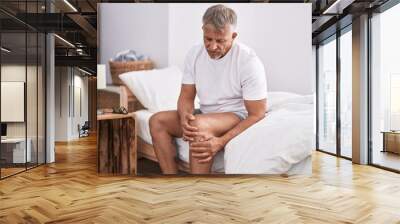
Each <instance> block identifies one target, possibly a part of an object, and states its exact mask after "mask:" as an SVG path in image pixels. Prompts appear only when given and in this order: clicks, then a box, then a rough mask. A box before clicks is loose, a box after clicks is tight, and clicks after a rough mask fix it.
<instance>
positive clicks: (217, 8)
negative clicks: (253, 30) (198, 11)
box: [203, 4, 237, 30]
mask: <svg viewBox="0 0 400 224" xmlns="http://www.w3.org/2000/svg"><path fill="white" fill-rule="evenodd" d="M236 22H237V16H236V13H235V11H233V10H232V9H231V8H228V7H226V6H224V5H221V4H219V5H214V6H211V7H210V8H208V9H207V10H206V12H205V13H204V15H203V26H204V25H206V24H211V25H213V26H214V27H215V28H216V29H218V30H221V29H223V28H224V27H225V25H227V24H228V25H231V28H232V30H235V29H236Z"/></svg>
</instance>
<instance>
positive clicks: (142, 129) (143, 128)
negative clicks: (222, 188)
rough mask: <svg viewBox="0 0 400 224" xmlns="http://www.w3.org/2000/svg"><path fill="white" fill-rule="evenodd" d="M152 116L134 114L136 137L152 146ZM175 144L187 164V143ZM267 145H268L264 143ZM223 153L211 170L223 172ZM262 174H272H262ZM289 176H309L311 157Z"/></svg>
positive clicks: (289, 171)
mask: <svg viewBox="0 0 400 224" xmlns="http://www.w3.org/2000/svg"><path fill="white" fill-rule="evenodd" d="M152 115H153V113H152V112H149V111H148V110H139V111H136V112H135V116H136V121H137V122H138V124H137V125H138V133H137V135H138V136H139V137H140V138H142V139H143V140H144V141H145V142H146V143H148V144H152V139H151V135H150V127H149V120H150V117H151V116H152ZM176 143H177V148H178V156H179V159H181V160H183V161H185V162H189V145H188V143H187V142H185V141H183V140H182V138H177V139H176ZM266 144H268V143H266ZM241 148H246V147H241ZM224 163H225V161H224V152H223V151H221V152H219V153H218V154H217V155H216V157H215V159H214V163H213V167H212V170H213V171H216V172H224ZM263 173H273V172H268V171H266V172H263ZM284 173H287V174H289V175H294V174H303V175H309V174H311V155H307V156H305V158H304V159H302V160H301V161H300V162H297V163H295V164H291V166H290V167H289V169H288V170H287V171H286V172H284Z"/></svg>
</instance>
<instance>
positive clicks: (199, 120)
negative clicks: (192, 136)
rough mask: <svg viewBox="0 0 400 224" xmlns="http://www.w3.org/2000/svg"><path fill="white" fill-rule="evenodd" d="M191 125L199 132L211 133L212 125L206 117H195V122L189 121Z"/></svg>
mask: <svg viewBox="0 0 400 224" xmlns="http://www.w3.org/2000/svg"><path fill="white" fill-rule="evenodd" d="M189 125H191V126H194V127H196V128H198V130H199V131H210V129H211V128H210V124H209V122H208V121H207V119H206V118H205V117H204V115H201V114H200V115H195V119H194V120H193V121H189Z"/></svg>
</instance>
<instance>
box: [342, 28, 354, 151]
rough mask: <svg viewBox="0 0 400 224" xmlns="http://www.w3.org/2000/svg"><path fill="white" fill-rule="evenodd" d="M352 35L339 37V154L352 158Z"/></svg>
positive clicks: (347, 34) (348, 33) (349, 33)
mask: <svg viewBox="0 0 400 224" xmlns="http://www.w3.org/2000/svg"><path fill="white" fill-rule="evenodd" d="M352 74H353V72H352V35H351V30H350V31H348V32H347V33H345V34H343V35H342V36H340V122H341V124H340V127H341V133H340V135H341V137H340V139H341V147H340V153H341V155H343V156H346V157H349V158H351V156H352V148H351V141H352V138H351V137H352V125H351V124H352Z"/></svg>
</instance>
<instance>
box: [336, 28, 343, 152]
mask: <svg viewBox="0 0 400 224" xmlns="http://www.w3.org/2000/svg"><path fill="white" fill-rule="evenodd" d="M340 36H341V32H340V30H337V31H336V154H337V155H338V156H339V157H341V154H342V153H341V131H342V130H341V119H340V112H341V111H340V100H341V99H340V94H341V89H340V84H341V64H340Z"/></svg>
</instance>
